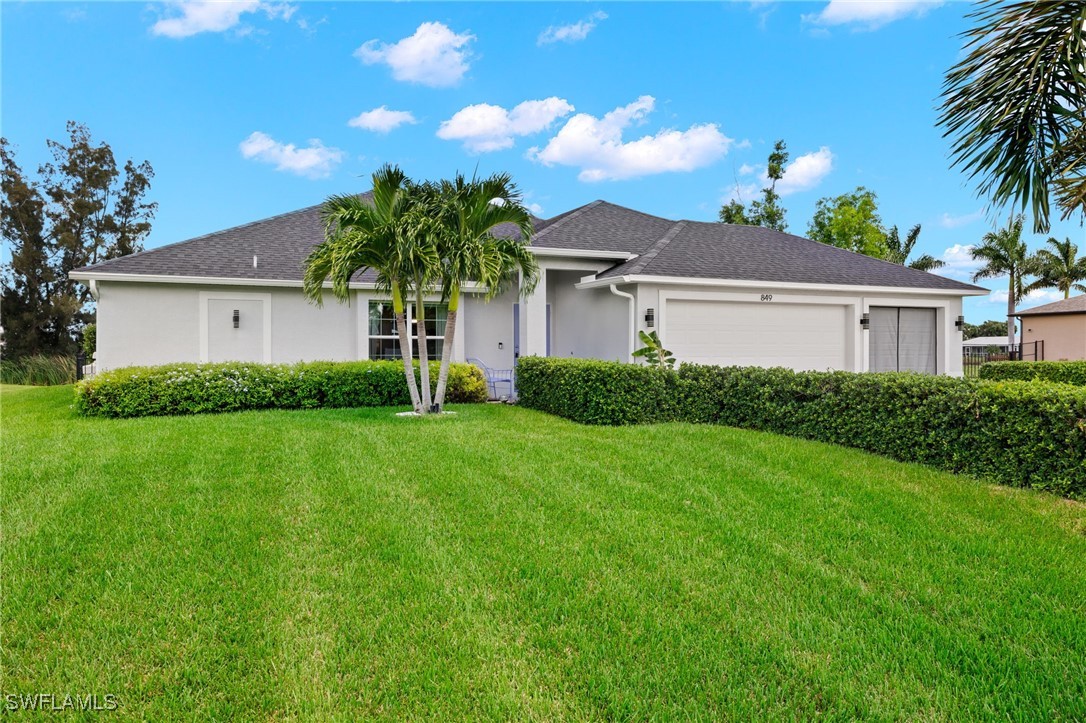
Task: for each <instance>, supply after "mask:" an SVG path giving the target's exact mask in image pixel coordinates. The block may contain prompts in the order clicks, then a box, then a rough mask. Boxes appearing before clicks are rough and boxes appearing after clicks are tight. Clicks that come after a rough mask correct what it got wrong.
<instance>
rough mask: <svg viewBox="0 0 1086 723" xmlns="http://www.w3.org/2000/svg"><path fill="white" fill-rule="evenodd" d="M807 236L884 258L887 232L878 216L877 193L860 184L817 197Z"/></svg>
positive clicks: (831, 244)
mask: <svg viewBox="0 0 1086 723" xmlns="http://www.w3.org/2000/svg"><path fill="white" fill-rule="evenodd" d="M807 236H808V238H812V239H814V240H815V241H821V242H822V243H824V244H828V245H830V246H837V247H838V248H842V249H848V250H849V251H855V252H857V253H861V254H866V255H868V256H874V257H875V258H880V259H881V258H886V255H887V251H888V249H887V245H886V232H885V231H883V228H882V219H881V218H880V217H879V207H878V197H877V196H876V195H875V192H874V191H870V190H868V189H866V188H864V187H863V186H859V187H857V188H856V190H855V191H852V192H851V193H844V194H841V195H840V196H835V197H829V196H827V197H824V198H820V199H818V202H817V204H816V205H815V213H814V217H813V218H811V223H810V224H809V225H808V227H807Z"/></svg>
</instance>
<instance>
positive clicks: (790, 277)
mask: <svg viewBox="0 0 1086 723" xmlns="http://www.w3.org/2000/svg"><path fill="white" fill-rule="evenodd" d="M669 237H670V238H669ZM634 274H639V275H645V276H679V277H688V278H725V279H738V280H744V281H781V282H789V283H812V284H844V285H852V286H890V287H900V288H914V289H948V290H951V289H953V290H956V291H957V290H960V291H965V290H969V291H979V290H981V289H980V287H977V286H973V285H971V284H964V283H962V282H960V281H955V280H953V279H948V278H945V277H943V276H938V275H936V274H929V273H926V272H924V271H918V270H916V269H911V268H909V267H907V266H899V265H897V264H892V263H889V262H887V261H882V260H881V259H875V258H871V257H870V256H864V255H863V254H857V253H853V252H851V251H846V250H844V249H839V248H837V247H835V246H827V245H826V244H823V243H819V242H818V241H812V240H811V239H806V238H803V237H801V236H793V235H792V234H787V233H781V232H780V231H774V230H773V229H768V228H762V227H760V226H736V225H732V224H723V223H705V222H699V221H679V222H677V223H673V224H672V225H671V226H670V228H669V229H668V232H667V233H666V234H665V235H662V236H660V237H659V239H658V243H657V244H654V246H653V247H652V248H651V251H650V252H649V253H646V254H643V255H642V256H639V257H637V258H635V259H631V260H630V261H627V262H625V263H622V264H619V265H617V266H615V267H613V268H611V269H608V270H607V271H605V272H603V273H602V274H600V277H615V276H626V275H634Z"/></svg>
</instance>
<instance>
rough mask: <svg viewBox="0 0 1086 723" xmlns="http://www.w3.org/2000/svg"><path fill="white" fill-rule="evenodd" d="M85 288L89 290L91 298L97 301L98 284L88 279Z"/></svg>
mask: <svg viewBox="0 0 1086 723" xmlns="http://www.w3.org/2000/svg"><path fill="white" fill-rule="evenodd" d="M87 288H88V289H90V295H91V298H92V299H94V300H95V301H98V282H97V281H95V280H94V279H88V280H87Z"/></svg>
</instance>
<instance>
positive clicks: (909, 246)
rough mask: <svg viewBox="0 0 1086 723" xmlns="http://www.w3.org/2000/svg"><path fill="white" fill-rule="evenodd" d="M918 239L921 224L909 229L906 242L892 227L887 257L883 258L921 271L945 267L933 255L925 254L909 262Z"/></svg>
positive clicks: (887, 236)
mask: <svg viewBox="0 0 1086 723" xmlns="http://www.w3.org/2000/svg"><path fill="white" fill-rule="evenodd" d="M918 238H920V224H916V225H915V226H913V227H912V228H911V229H909V233H907V234H906V235H905V240H904V241H902V240H901V238H900V236H899V235H898V231H897V226H894V227H892V228H891V229H890V231H889V233H887V234H886V255H885V256H884V257H883V258H884V259H885V260H887V261H889V262H890V263H894V264H900V265H901V266H906V265H908V266H909V267H910V268H914V269H918V270H920V271H931V270H932V269H937V268H939V267H940V266H943V265H944V263H943V262H942V261H940V260H939V259H937V258H935V257H934V256H932V255H931V254H924V255H923V256H919V257H917V258H915V259H913V260H912V261H909V254H911V253H912V252H913V247H915V246H916V241H917V239H918Z"/></svg>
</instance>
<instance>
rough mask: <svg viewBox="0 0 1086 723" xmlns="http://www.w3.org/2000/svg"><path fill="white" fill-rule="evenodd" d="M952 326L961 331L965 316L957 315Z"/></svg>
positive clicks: (963, 326)
mask: <svg viewBox="0 0 1086 723" xmlns="http://www.w3.org/2000/svg"><path fill="white" fill-rule="evenodd" d="M954 328H955V329H957V330H958V331H961V330H962V329H964V328H965V317H964V316H959V317H958V318H957V319H955V320H954Z"/></svg>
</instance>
